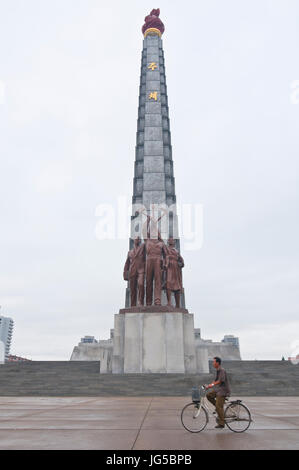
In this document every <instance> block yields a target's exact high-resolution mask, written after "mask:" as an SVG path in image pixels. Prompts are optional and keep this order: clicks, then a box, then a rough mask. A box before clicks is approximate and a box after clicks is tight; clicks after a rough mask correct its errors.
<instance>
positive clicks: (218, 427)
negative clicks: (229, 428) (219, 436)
mask: <svg viewBox="0 0 299 470" xmlns="http://www.w3.org/2000/svg"><path fill="white" fill-rule="evenodd" d="M215 428H216V429H223V428H224V426H222V424H217V426H215Z"/></svg>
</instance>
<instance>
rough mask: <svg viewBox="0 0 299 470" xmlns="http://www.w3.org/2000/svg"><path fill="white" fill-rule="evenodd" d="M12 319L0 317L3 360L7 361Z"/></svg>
mask: <svg viewBox="0 0 299 470" xmlns="http://www.w3.org/2000/svg"><path fill="white" fill-rule="evenodd" d="M13 325H14V322H13V319H12V318H7V317H0V341H3V343H4V347H5V360H8V356H9V351H10V345H11V338H12V332H13Z"/></svg>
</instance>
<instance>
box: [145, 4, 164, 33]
mask: <svg viewBox="0 0 299 470" xmlns="http://www.w3.org/2000/svg"><path fill="white" fill-rule="evenodd" d="M159 15H160V9H159V8H157V9H156V10H152V11H151V12H150V14H149V15H148V16H146V17H145V18H144V21H145V23H144V25H143V26H142V32H143V34H144V33H145V31H146V30H147V29H149V28H155V29H158V30H159V31H160V33H161V34H163V33H164V30H165V28H164V24H163V23H162V21H161V20H160V18H159Z"/></svg>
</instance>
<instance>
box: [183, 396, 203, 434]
mask: <svg viewBox="0 0 299 470" xmlns="http://www.w3.org/2000/svg"><path fill="white" fill-rule="evenodd" d="M181 421H182V425H183V426H184V428H185V429H187V431H189V432H200V431H203V430H204V428H205V427H206V425H207V422H208V413H207V411H206V410H205V408H204V407H203V406H201V405H200V403H188V405H186V406H185V407H184V408H183V409H182V413H181Z"/></svg>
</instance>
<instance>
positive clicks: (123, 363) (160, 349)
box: [112, 306, 197, 374]
mask: <svg viewBox="0 0 299 470" xmlns="http://www.w3.org/2000/svg"><path fill="white" fill-rule="evenodd" d="M161 309H162V311H159V307H158V306H153V307H141V308H140V309H138V307H134V308H132V309H122V310H120V312H121V313H119V314H118V315H115V317H114V340H113V357H112V373H114V374H121V373H142V374H145V373H149V374H150V373H183V374H184V373H191V374H192V373H196V372H197V365H196V353H195V340H194V321H193V315H192V314H190V313H188V311H187V310H186V309H171V308H170V309H168V311H167V309H166V311H165V307H162V308H161V307H160V310H161ZM138 310H139V311H138ZM157 310H158V311H157ZM186 312H187V313H186Z"/></svg>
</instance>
